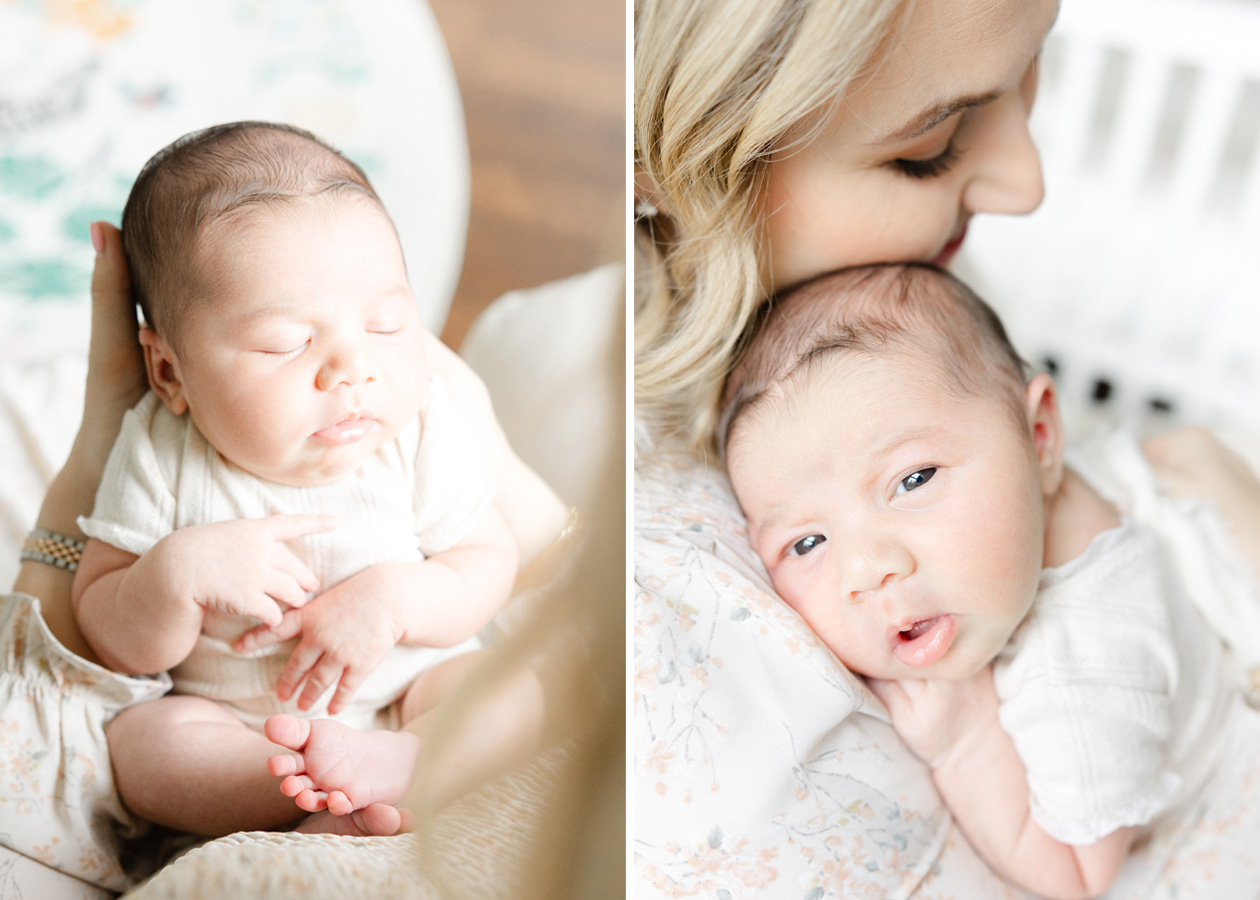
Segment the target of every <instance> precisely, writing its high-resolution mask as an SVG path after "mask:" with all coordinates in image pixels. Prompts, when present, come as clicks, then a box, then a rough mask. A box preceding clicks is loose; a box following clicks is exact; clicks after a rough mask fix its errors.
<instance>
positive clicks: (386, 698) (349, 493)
mask: <svg viewBox="0 0 1260 900" xmlns="http://www.w3.org/2000/svg"><path fill="white" fill-rule="evenodd" d="M492 494H493V484H492V481H491V477H490V472H489V468H488V466H487V464H486V462H485V460H484V457H483V454H482V453H481V451H480V448H479V446H478V444H477V442H476V440H475V439H474V436H473V434H472V431H471V430H470V428H469V427H468V426H467V424H466V423H464V421H463V420H462V418H461V416H460V414H459V411H458V409H457V408H456V407H455V404H454V401H453V400H452V398H451V397H450V395H449V393H448V391H447V389H446V386H445V384H444V383H443V382H442V381H441V380H440V379H439V378H438V377H436V376H433V378H432V380H431V382H430V389H429V400H428V406H427V409H426V411H425V412H424V414H423V415H422V416H420V417H418V418H417V419H416V420H414V421H412V422H411V423H410V424H409V425H408V426H407V427H406V428H404V429H403V431H402V432H401V433H400V434H399V435H398V436H397V437H396V438H395V439H394V440H393V441H391V442H390V443H388V444H386V445H385V446H383V447H382V448H381V449H380V450H378V451H377V452H376V453H375V454H374V455H373V456H371V457H370V458H369V459H368V460H367V461H365V462H364V463H363V464H362V465H361V466H360V467H359V468H358V469H356V470H355V471H354V472H352V473H350V474H348V475H347V476H346V477H344V478H343V479H342V480H341V481H339V482H337V483H335V484H331V485H323V486H319V487H292V486H289V485H281V484H275V483H272V482H267V481H264V480H262V479H259V478H256V477H255V476H253V475H250V474H249V473H247V472H245V471H243V470H241V469H240V468H238V467H236V466H234V465H233V464H231V463H229V462H227V461H226V460H224V459H223V458H222V457H221V456H220V455H219V454H218V453H217V452H216V451H215V449H214V448H213V447H212V446H210V444H209V443H208V442H207V441H206V439H205V438H204V437H202V435H201V434H200V432H199V431H198V430H197V429H196V427H195V426H193V424H192V421H191V419H190V418H189V417H188V416H186V415H185V416H175V415H173V414H172V413H171V412H170V411H169V410H167V409H166V407H165V406H164V405H163V404H162V403H161V401H160V400H159V399H158V397H157V396H156V395H154V394H153V393H149V394H148V395H146V396H145V397H144V399H143V400H141V401H140V403H139V404H137V405H136V407H135V408H134V409H133V410H131V411H130V412H128V413H127V415H126V417H125V419H124V420H123V425H122V430H121V432H120V434H119V437H118V441H117V442H116V443H115V445H114V449H113V452H112V453H111V454H110V458H109V462H108V463H107V464H106V467H105V474H104V476H103V478H102V481H101V486H100V489H99V490H98V492H97V495H96V507H95V509H94V510H93V512H92V515H91V517H90V518H86V519H81V520H80V525H81V527H82V528H83V530H84V532H86V533H87V534H88V535H90V536H91V537H94V538H98V539H100V540H102V541H105V542H106V543H108V544H111V545H113V546H115V547H119V548H121V549H123V550H126V551H128V552H130V553H135V554H137V555H141V554H144V553H146V552H147V551H148V550H149V549H150V548H152V547H153V546H154V545H155V544H156V543H157V542H158V541H160V540H161V539H162V538H164V537H165V536H166V535H168V534H170V533H171V532H172V531H175V530H176V529H179V528H186V527H188V526H190V525H204V524H209V523H214V522H223V521H227V520H232V519H242V518H246V519H254V518H261V517H263V516H269V515H275V514H305V513H328V514H332V515H335V516H336V517H337V519H338V527H337V528H336V529H335V530H334V531H330V532H325V533H321V534H312V535H307V536H305V537H301V538H298V539H295V540H292V541H289V542H288V546H289V547H290V548H292V549H293V551H294V553H295V554H296V555H297V556H298V557H299V558H300V559H301V560H302V562H304V563H305V564H306V565H307V566H308V567H309V568H310V569H311V570H312V571H313V572H314V573H315V574H316V575H317V576H318V577H319V580H320V590H321V591H326V590H328V589H329V588H331V587H333V586H334V585H336V584H338V583H340V582H341V581H344V580H345V579H346V578H348V577H350V576H351V575H354V574H355V573H357V572H360V571H362V570H363V569H365V568H367V567H369V566H372V565H375V564H377V563H381V562H386V561H406V560H417V561H419V560H422V559H424V558H425V557H427V556H432V555H433V554H436V553H440V552H442V551H443V550H446V549H448V548H449V547H451V546H453V545H454V544H456V543H457V542H458V541H459V540H460V539H461V538H462V537H463V536H464V535H465V534H467V533H468V531H469V529H471V528H472V527H473V526H474V525H475V524H476V523H477V521H478V520H479V519H480V518H481V516H482V514H483V513H484V511H485V509H486V507H487V506H488V505H489V503H490V500H491V497H492ZM452 602H459V600H458V598H454V599H453V600H452ZM257 625H258V620H256V619H253V618H250V617H247V616H236V615H230V614H227V613H223V612H218V611H210V612H207V614H206V617H205V623H204V625H203V627H202V633H201V636H200V637H199V638H198V640H197V644H196V646H195V648H194V649H193V651H192V653H191V654H190V655H189V657H188V658H187V659H186V660H184V661H183V662H182V663H180V664H179V665H178V666H176V667H175V668H174V669H172V670H171V673H170V674H171V678H172V679H173V682H174V690H175V692H176V693H182V694H193V695H196V696H201V697H206V698H209V699H211V700H216V701H218V702H220V703H222V704H224V705H225V706H226V707H227V708H229V709H231V710H232V711H233V712H234V713H235V714H236V715H237V716H239V717H240V718H241V719H242V720H243V721H244V722H245V723H246V724H248V725H250V726H251V727H254V728H259V729H261V727H262V723H263V722H264V721H265V720H266V718H267V717H268V716H270V715H273V714H275V713H279V712H287V713H291V714H293V715H299V716H307V717H312V716H326V715H327V705H328V701H329V700H330V699H331V698H332V694H333V688H329V690H328V691H327V692H326V693H325V694H324V695H323V696H322V697H321V698H320V699H319V701H318V702H317V703H316V704H315V705H314V706H312V708H311V709H309V710H306V711H302V710H299V709H298V708H297V696H296V695H295V696H294V697H293V698H292V699H291V700H290V701H288V702H285V703H282V702H281V701H280V700H279V699H277V697H276V692H275V691H276V681H277V679H278V677H279V675H280V673H281V671H282V670H283V669H284V666H285V663H286V662H287V661H288V659H289V656H290V654H291V653H292V651H293V648H294V647H295V646H297V639H294V640H291V641H287V642H285V643H282V644H278V645H275V646H272V647H267V648H264V649H262V650H259V651H255V652H253V653H248V654H238V653H236V652H235V651H234V650H233V649H232V644H233V642H234V641H235V640H236V639H237V638H238V637H240V636H241V635H242V634H243V633H244V632H246V631H248V630H249V629H251V628H253V627H255V626H257ZM477 646H479V643H478V641H477V638H476V637H473V638H471V639H469V640H467V641H465V642H463V643H461V644H458V645H456V646H454V647H447V648H440V649H439V648H429V647H407V646H402V645H399V646H397V647H395V648H394V649H393V650H392V651H390V654H389V656H388V657H386V659H385V660H384V661H383V662H382V663H381V665H380V666H379V667H378V668H377V669H376V670H375V671H374V672H372V674H371V675H369V676H368V677H367V679H366V680H365V681H364V683H363V685H362V686H361V687H360V688H359V690H358V692H357V693H356V694H355V696H354V698H353V699H352V701H351V703H350V705H349V706H348V707H347V708H346V709H344V710H342V711H341V712H339V713H338V714H337V715H336V716H335V718H337V719H338V720H340V721H342V722H345V723H346V724H348V725H351V726H353V727H356V728H360V729H363V728H372V727H396V726H397V724H398V723H397V721H396V718H394V717H393V716H392V707H391V705H392V704H393V703H394V701H395V700H397V699H398V698H399V697H401V695H402V694H403V692H404V691H405V690H406V688H407V686H408V685H409V684H410V683H411V682H412V681H413V680H414V679H415V678H416V676H417V675H419V674H420V673H421V672H422V671H424V670H425V669H428V668H431V667H433V666H434V665H436V664H437V663H439V662H441V661H442V660H444V659H448V658H450V657H452V656H455V655H458V654H461V653H465V652H467V651H469V650H472V649H475V648H476V647H477Z"/></svg>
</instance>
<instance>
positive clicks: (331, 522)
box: [263, 513, 337, 541]
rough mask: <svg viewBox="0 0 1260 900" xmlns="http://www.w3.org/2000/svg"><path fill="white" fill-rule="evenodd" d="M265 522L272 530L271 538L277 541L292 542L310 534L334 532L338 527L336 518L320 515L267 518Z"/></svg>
mask: <svg viewBox="0 0 1260 900" xmlns="http://www.w3.org/2000/svg"><path fill="white" fill-rule="evenodd" d="M263 521H265V522H266V523H267V526H268V527H269V528H270V529H271V536H272V537H273V538H275V539H276V540H277V541H291V540H293V539H294V538H299V537H305V536H306V535H308V534H318V533H320V532H321V531H332V530H333V529H335V528H336V527H337V517H336V516H326V515H323V514H320V513H312V514H309V515H278V516H267V518H266V519H264V520H263Z"/></svg>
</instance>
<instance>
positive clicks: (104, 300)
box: [13, 222, 147, 661]
mask: <svg viewBox="0 0 1260 900" xmlns="http://www.w3.org/2000/svg"><path fill="white" fill-rule="evenodd" d="M91 227H92V244H93V246H94V247H95V248H96V265H95V268H94V269H93V271H92V332H91V341H90V344H89V350H88V373H87V384H86V387H85V390H84V403H83V421H82V422H81V423H80V425H79V431H78V434H77V435H76V437H75V440H74V445H73V447H72V448H71V450H70V456H69V458H68V459H67V460H66V462H65V465H64V466H62V468H61V471H60V472H58V473H57V476H56V477H55V478H54V479H53V482H52V484H51V485H49V487H48V493H47V494H45V495H44V503H43V506H41V507H40V511H39V517H38V519H36V522H35V527H37V528H43V529H46V530H48V531H53V532H57V533H59V534H64V535H66V536H67V537H72V538H76V539H80V540H81V539H82V538H83V533H82V532H81V531H80V530H79V526H78V524H77V522H76V521H75V520H76V519H77V517H78V516H80V515H87V514H88V513H90V512H91V511H92V504H93V502H94V501H95V499H96V488H97V485H98V484H99V483H100V480H101V473H102V472H103V471H104V468H105V461H106V459H108V458H109V451H110V448H111V447H112V446H113V445H114V439H115V438H116V437H117V436H118V429H119V426H120V425H121V423H122V417H123V413H125V412H126V411H127V410H128V409H130V408H131V407H132V406H133V405H134V404H135V403H136V402H137V401H138V400H139V399H140V398H141V396H143V395H144V391H145V388H146V386H147V381H146V377H145V373H144V359H143V357H142V356H141V352H140V342H139V340H138V339H137V332H138V325H137V322H136V311H135V304H134V302H133V301H132V298H131V283H130V280H129V279H128V277H127V262H126V259H125V258H124V256H123V249H122V234H121V233H120V232H119V231H118V229H117V228H115V227H114V226H112V225H109V224H107V223H105V222H94V223H92V226H91ZM73 580H74V576H73V575H72V574H71V573H69V572H66V571H64V570H62V569H57V568H54V567H53V566H49V565H45V564H43V563H38V562H29V561H28V562H23V563H22V567H21V569H20V570H19V571H18V576H17V578H16V579H15V580H14V583H13V588H14V590H17V591H23V592H25V593H27V594H30V595H31V596H33V597H38V598H39V599H40V601H41V605H42V609H43V614H44V620H45V621H46V622H47V623H48V627H49V628H50V629H51V630H52V633H53V634H54V635H55V636H56V637H57V639H58V640H60V641H61V642H62V643H63V644H64V645H65V646H66V647H67V648H68V649H70V650H72V651H73V652H75V653H78V654H79V655H80V656H82V657H84V658H86V659H90V660H93V661H95V659H96V657H95V654H93V652H92V650H91V649H90V648H89V647H88V644H87V642H86V641H85V640H84V639H83V636H82V634H80V633H79V629H78V626H77V625H76V624H75V621H74V615H73V612H72V611H71V608H70V586H71V584H72V583H73Z"/></svg>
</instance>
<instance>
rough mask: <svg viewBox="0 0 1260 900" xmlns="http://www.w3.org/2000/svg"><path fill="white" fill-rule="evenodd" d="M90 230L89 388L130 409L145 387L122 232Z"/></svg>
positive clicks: (99, 226) (104, 225) (96, 226)
mask: <svg viewBox="0 0 1260 900" xmlns="http://www.w3.org/2000/svg"><path fill="white" fill-rule="evenodd" d="M90 227H91V232H92V243H93V245H94V246H95V247H96V248H97V254H96V263H95V265H94V267H93V269H92V337H91V343H90V345H89V353H88V369H89V371H90V373H91V377H90V378H89V379H88V390H89V391H92V390H94V389H99V391H100V392H101V393H102V394H103V396H104V397H105V398H106V399H107V400H108V401H109V402H111V403H112V404H125V407H124V408H129V407H130V406H131V405H133V404H134V403H135V402H136V401H137V400H139V399H140V397H141V396H142V395H143V394H144V391H145V388H146V387H147V386H148V384H147V379H146V378H145V373H144V357H143V354H142V353H141V350H140V342H139V341H138V340H137V338H136V335H137V333H138V332H139V324H138V323H137V321H136V305H135V302H134V301H133V299H132V296H131V280H130V279H129V278H128V276H127V261H126V258H125V257H124V256H123V248H122V233H121V232H120V231H119V230H118V229H117V228H115V227H114V226H113V225H110V224H109V223H108V222H93V223H92V225H91V226H90Z"/></svg>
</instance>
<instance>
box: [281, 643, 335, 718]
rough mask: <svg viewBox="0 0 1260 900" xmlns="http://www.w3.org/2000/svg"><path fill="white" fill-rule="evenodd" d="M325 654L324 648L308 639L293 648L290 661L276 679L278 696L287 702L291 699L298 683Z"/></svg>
mask: <svg viewBox="0 0 1260 900" xmlns="http://www.w3.org/2000/svg"><path fill="white" fill-rule="evenodd" d="M323 655H324V651H323V650H321V649H319V647H316V646H315V645H314V644H311V643H308V642H307V641H302V642H301V643H300V644H298V645H297V646H296V647H294V648H293V653H292V654H291V655H290V656H289V662H288V663H287V664H286V665H285V667H284V671H282V672H281V673H280V677H279V678H277V679H276V696H277V697H278V698H280V700H281V702H284V703H287V702H288V701H289V698H290V697H292V696H293V692H294V691H296V690H297V688H298V685H299V684H301V683H302V682H303V681H304V680H305V679H306V676H307V675H308V674H309V673H310V671H311V669H312V668H314V667H315V664H316V663H317V662H319V660H320V657H322V656H323ZM326 686H327V685H325V687H326Z"/></svg>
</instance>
